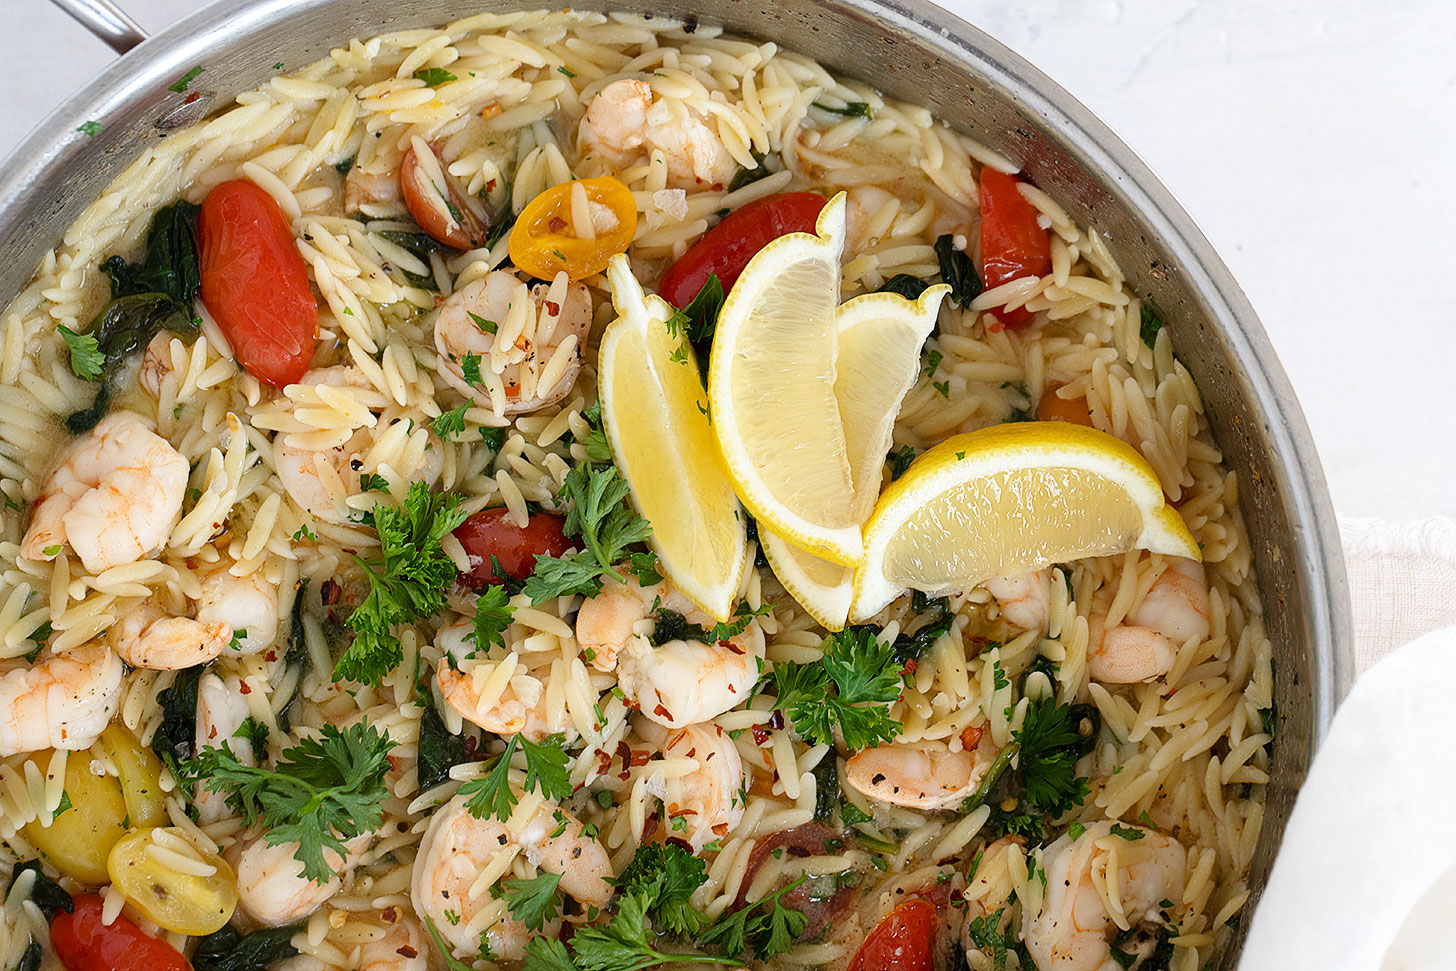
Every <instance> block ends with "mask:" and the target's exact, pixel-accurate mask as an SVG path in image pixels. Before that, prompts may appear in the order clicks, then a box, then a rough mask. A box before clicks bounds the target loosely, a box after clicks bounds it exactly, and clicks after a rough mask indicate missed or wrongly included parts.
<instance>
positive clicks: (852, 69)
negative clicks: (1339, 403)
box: [0, 0, 1354, 968]
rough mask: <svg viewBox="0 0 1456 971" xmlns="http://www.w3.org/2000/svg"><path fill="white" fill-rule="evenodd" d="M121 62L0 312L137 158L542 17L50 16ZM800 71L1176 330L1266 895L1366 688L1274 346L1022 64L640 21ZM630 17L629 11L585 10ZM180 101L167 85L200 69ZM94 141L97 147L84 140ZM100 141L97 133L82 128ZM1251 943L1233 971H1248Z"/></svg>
mask: <svg viewBox="0 0 1456 971" xmlns="http://www.w3.org/2000/svg"><path fill="white" fill-rule="evenodd" d="M56 2H57V3H60V4H61V5H62V6H64V7H66V8H67V9H68V10H70V11H73V12H76V15H77V18H78V19H80V20H82V22H83V23H85V24H86V25H87V27H88V28H90V29H92V30H93V31H95V32H96V33H97V34H98V36H100V37H102V39H103V40H105V41H106V42H107V43H109V44H111V45H112V46H113V47H114V48H115V49H117V50H118V51H120V52H126V53H125V56H123V57H122V58H121V59H120V60H118V61H117V62H115V63H114V64H111V65H110V66H108V67H107V68H106V69H105V70H104V71H102V72H101V74H100V75H98V76H97V77H96V78H95V79H93V80H92V81H90V82H89V83H87V84H86V85H85V86H84V87H83V88H82V89H81V90H80V91H79V92H78V93H77V94H75V95H74V96H73V97H72V98H71V99H70V100H68V101H67V102H66V103H65V104H63V105H62V106H61V107H60V108H59V109H57V110H56V111H55V112H53V113H52V114H51V115H50V116H49V117H48V118H47V119H46V120H45V121H44V122H43V123H42V124H41V125H40V126H39V127H37V128H36V130H35V131H33V132H31V134H30V135H29V136H28V137H27V138H26V139H25V141H24V142H22V143H21V145H20V146H19V148H18V149H17V150H16V151H15V152H14V153H13V154H12V155H11V156H10V158H9V159H8V160H7V162H6V163H5V164H4V165H3V166H0V245H3V247H4V252H5V256H6V258H5V260H4V261H3V264H0V304H3V303H5V302H7V301H8V299H9V297H10V295H12V294H14V293H15V292H17V291H18V290H19V289H20V288H21V287H22V286H24V285H25V283H26V281H27V280H28V279H29V277H30V275H31V273H32V272H33V271H34V269H35V267H36V265H37V264H38V262H39V260H40V258H41V256H42V255H43V254H44V252H45V251H46V250H48V249H50V248H52V247H53V246H55V245H56V243H57V242H58V240H59V239H60V237H61V234H62V233H63V232H64V231H65V229H66V227H67V226H69V225H70V224H71V223H72V222H73V221H74V220H75V219H76V218H77V217H78V216H79V215H80V214H81V212H82V211H83V210H84V208H85V207H86V206H87V205H88V204H89V203H90V201H91V200H92V199H93V198H95V197H96V195H97V194H98V193H99V192H100V191H101V190H102V188H104V187H105V186H106V184H107V183H109V182H110V181H111V180H112V179H113V178H114V177H115V176H116V175H117V174H118V173H119V172H120V171H121V169H122V168H123V167H124V166H125V165H126V164H127V163H128V162H130V161H131V159H133V158H134V157H135V156H136V155H137V153H138V152H140V151H142V150H144V149H145V148H146V147H147V146H149V145H152V144H155V143H156V142H157V141H159V140H160V139H161V138H162V137H164V136H165V135H166V133H167V132H168V131H170V130H173V129H175V128H177V127H181V126H184V125H187V124H190V123H192V122H193V121H196V120H198V119H199V118H201V117H203V116H205V115H206V114H208V113H209V112H211V111H212V110H214V109H215V108H217V107H219V106H221V105H223V104H226V103H227V102H228V101H229V100H230V99H231V98H232V97H233V96H234V95H235V94H237V93H238V92H240V91H244V90H248V89H250V88H253V87H256V86H257V85H259V84H261V83H262V82H264V81H265V80H267V79H268V78H269V77H272V76H273V75H274V74H275V73H276V71H275V70H274V67H273V65H274V64H277V63H280V62H281V63H282V64H283V65H284V66H285V68H294V67H299V66H302V65H304V64H307V63H309V62H310V61H313V60H315V59H317V58H319V57H322V56H324V55H325V54H326V53H327V52H328V50H329V49H330V48H331V47H333V46H335V45H337V44H339V43H341V42H343V41H347V40H348V39H349V38H351V37H356V36H360V37H368V36H372V35H374V34H378V33H381V32H383V31H385V30H393V29H401V28H406V27H418V26H426V25H433V24H441V23H446V22H449V21H452V20H456V19H458V18H460V17H463V16H466V15H468V14H470V13H474V12H478V11H482V10H491V9H498V10H505V9H510V8H512V7H520V6H522V5H526V6H529V5H531V4H532V3H534V2H535V0H409V2H400V0H219V2H217V3H215V4H213V5H212V6H209V7H207V8H205V9H203V10H200V11H198V12H197V13H195V14H193V15H192V16H190V17H188V18H187V19H186V20H184V21H183V22H181V23H179V24H177V25H175V26H174V27H171V28H169V29H168V30H166V31H163V32H162V33H160V34H158V35H156V36H155V37H152V38H150V39H144V35H143V34H142V32H141V30H140V29H139V28H137V27H136V25H135V24H134V23H132V22H131V21H130V20H128V19H127V18H126V16H125V15H124V14H122V13H120V11H118V10H116V8H114V7H112V6H111V5H110V4H109V3H107V2H106V0H65V2H62V0H56ZM637 3H639V4H640V6H639V7H636V8H634V9H638V10H647V11H651V12H654V13H658V14H663V15H671V16H676V17H687V16H696V17H698V18H701V19H702V20H704V21H707V22H714V23H721V24H724V25H726V26H727V27H728V28H729V29H731V30H733V31H734V32H737V33H741V34H746V35H749V36H755V37H761V38H768V39H772V40H774V41H776V42H778V43H781V44H784V45H786V46H788V47H792V48H796V49H799V50H803V51H806V52H808V53H810V54H812V55H813V56H815V57H817V58H818V59H819V60H821V61H822V62H824V63H825V64H826V65H827V66H829V67H831V68H833V69H835V70H837V71H839V72H842V73H844V74H846V75H850V76H854V77H858V78H861V79H863V80H865V81H868V82H871V83H873V84H875V85H876V86H878V87H879V88H881V89H883V90H884V91H885V92H887V93H889V94H891V95H894V96H896V97H899V98H903V99H905V100H908V101H913V102H917V103H920V104H924V105H925V106H927V107H928V108H930V109H931V110H932V111H934V112H935V113H936V115H937V116H938V117H940V118H942V119H944V120H946V121H948V122H949V123H950V124H952V125H953V126H955V127H958V128H962V129H965V130H967V131H973V132H974V133H975V134H976V136H977V137H978V138H979V139H980V140H982V141H983V142H985V143H987V144H988V145H990V146H991V147H992V148H994V149H996V150H998V151H1000V152H1002V153H1003V154H1005V155H1007V156H1008V157H1010V158H1013V159H1016V160H1018V161H1020V162H1021V163H1022V164H1023V166H1024V167H1025V170H1026V172H1027V174H1028V175H1029V176H1030V178H1031V179H1032V180H1033V181H1035V183H1036V184H1037V185H1038V186H1040V187H1041V188H1043V189H1044V190H1046V191H1047V192H1048V193H1050V194H1051V196H1052V197H1053V198H1055V199H1056V200H1057V201H1058V202H1059V203H1060V204H1061V205H1063V206H1064V207H1065V208H1066V209H1067V211H1068V212H1069V213H1070V214H1071V216H1072V217H1073V219H1075V220H1076V221H1077V222H1078V223H1081V224H1085V225H1091V226H1095V227H1097V228H1098V229H1099V230H1100V231H1102V232H1103V233H1104V234H1105V235H1106V237H1107V239H1108V243H1109V246H1110V247H1111V249H1112V251H1113V253H1114V255H1115V256H1116V257H1117V259H1118V261H1119V262H1120V264H1121V265H1122V267H1123V268H1124V270H1125V271H1126V272H1128V274H1129V276H1130V284H1131V286H1133V288H1134V289H1135V290H1136V291H1137V292H1138V293H1139V294H1140V295H1143V296H1151V297H1153V298H1154V299H1155V300H1156V301H1157V302H1158V304H1159V306H1160V307H1161V308H1162V309H1163V310H1164V311H1165V313H1166V315H1167V316H1168V318H1169V319H1170V320H1171V322H1172V334H1173V339H1174V345H1175V347H1176V349H1177V353H1178V356H1179V358H1180V359H1181V360H1182V361H1183V362H1184V363H1185V365H1186V366H1187V367H1188V369H1189V371H1190V372H1191V373H1192V374H1193V376H1194V378H1195V380H1196V381H1197V382H1198V385H1199V388H1200V389H1201V390H1202V392H1203V395H1204V398H1205V401H1206V402H1207V406H1208V415H1209V420H1210V422H1211V423H1212V426H1213V430H1214V435H1215V437H1216V438H1217V440H1218V443H1219V445H1220V446H1221V448H1222V449H1223V451H1224V454H1225V457H1226V460H1227V462H1228V463H1229V465H1230V466H1231V467H1232V468H1233V469H1234V470H1236V471H1237V473H1238V475H1239V482H1240V495H1241V503H1242V508H1243V513H1244V516H1245V518H1246V520H1247V523H1248V527H1249V533H1250V537H1251V540H1252V544H1253V553H1254V559H1255V563H1256V568H1257V571H1258V576H1259V581H1260V588H1261V593H1262V595H1263V599H1264V603H1265V605H1266V609H1267V612H1268V618H1267V620H1268V628H1269V634H1270V637H1271V638H1272V640H1273V642H1274V644H1275V652H1276V653H1275V657H1276V665H1277V667H1276V700H1277V705H1278V734H1277V737H1276V740H1275V744H1274V753H1273V766H1272V770H1273V771H1272V782H1271V785H1270V787H1269V794H1268V805H1267V812H1266V816H1265V824H1264V831H1263V835H1262V836H1261V839H1260V844H1259V848H1258V852H1257V855H1256V857H1255V860H1254V866H1253V875H1252V881H1253V885H1254V886H1255V887H1256V888H1257V887H1259V886H1261V885H1262V882H1263V879H1264V877H1265V876H1266V875H1267V873H1268V869H1269V866H1270V864H1271V862H1272V861H1273V858H1274V854H1275V852H1276V851H1277V849H1278V847H1279V842H1280V838H1281V836H1282V834H1283V830H1284V826H1285V823H1286V821H1287V819H1288V815H1289V810H1290V808H1291V807H1292V804H1293V800H1294V795H1295V793H1296V791H1297V790H1298V788H1299V785H1300V783H1301V782H1302V781H1303V779H1304V775H1305V772H1306V770H1307V768H1308V765H1309V761H1310V758H1311V757H1312V755H1313V753H1314V751H1315V749H1316V748H1317V747H1318V745H1319V743H1320V741H1321V739H1322V738H1323V735H1324V733H1325V731H1326V729H1327V728H1328V725H1329V721H1330V718H1331V716H1332V715H1333V713H1334V709H1335V707H1336V705H1337V704H1338V703H1339V701H1340V699H1341V698H1342V697H1343V696H1344V694H1345V692H1346V690H1348V688H1349V685H1350V681H1351V679H1352V677H1353V672H1354V663H1353V646H1352V630H1351V621H1350V613H1349V603H1348V593H1347V589H1346V579H1345V571H1344V562H1343V558H1342V556H1341V552H1340V544H1339V536H1338V533H1337V530H1336V527H1335V518H1334V511H1333V509H1332V507H1331V505H1330V499H1329V493H1328V491H1327V489H1326V487H1325V481H1324V475H1323V472H1322V470H1321V468H1320V464H1319V458H1318V456H1317V455H1316V454H1315V448H1314V444H1313V442H1312V440H1311V438H1310V434H1309V429H1308V427H1307V426H1306V424H1305V421H1304V416H1303V414H1302V413H1301V411H1300V409H1299V405H1298V403H1297V402H1296V400H1295V397H1294V393H1293V390H1292V389H1291V388H1290V386H1289V382H1288V380H1287V378H1286V377H1285V375H1284V372H1283V370H1282V369H1281V368H1280V365H1279V362H1278V359H1277V358H1276V356H1275V354H1274V351H1273V349H1272V348H1271V347H1270V345H1269V341H1268V338H1267V337H1266V335H1265V333H1264V330H1263V327H1262V326H1261V325H1260V324H1259V321H1258V318H1257V317H1256V316H1255V314H1254V311H1253V308H1252V307H1250V305H1249V303H1248V300H1247V299H1246V298H1245V297H1244V294H1243V292H1242V291H1241V290H1240V289H1239V287H1238V285H1237V284H1236V283H1235V282H1234V280H1233V278H1232V277H1231V276H1230V274H1229V271H1228V269H1227V267H1225V266H1224V264H1223V262H1222V261H1221V260H1220V259H1219V258H1218V256H1217V254H1215V253H1214V251H1213V249H1212V247H1211V246H1210V245H1209V243H1208V241H1207V240H1206V239H1204V237H1203V235H1202V234H1201V233H1200V232H1199V231H1198V229H1197V227H1196V226H1194V224H1193V222H1192V220H1191V219H1189V217H1188V215H1187V214H1186V213H1185V212H1184V211H1183V209H1182V208H1181V207H1180V206H1179V205H1178V203H1177V202H1176V201H1175V200H1174V198H1173V196H1172V195H1171V194H1170V193H1169V192H1168V190H1167V189H1166V188H1164V186H1163V185H1162V183H1160V182H1159V181H1158V179H1157V178H1156V177H1155V176H1154V175H1153V174H1152V172H1150V171H1149V170H1148V168H1147V167H1146V166H1145V165H1144V164H1143V163H1142V162H1141V161H1140V160H1139V159H1138V158H1137V156H1136V155H1134V154H1133V152H1132V151H1131V150H1130V149H1129V148H1128V147H1127V146H1126V145H1124V144H1123V143H1122V142H1121V141H1120V140H1119V139H1118V138H1117V136H1115V135H1114V134H1113V133H1112V132H1111V131H1109V130H1108V129H1107V127H1106V126H1104V125H1103V124H1102V123H1101V122H1099V121H1098V120H1097V119H1096V118H1095V117H1094V116H1093V115H1092V114H1091V112H1089V111H1088V110H1087V109H1086V108H1084V107H1083V106H1082V105H1080V104H1079V103H1078V102H1077V101H1076V100H1075V99H1073V98H1072V97H1071V96H1070V95H1069V94H1067V93H1066V92H1065V91H1063V90H1062V89H1061V88H1060V87H1058V86H1057V85H1056V84H1055V83H1053V82H1052V81H1051V80H1050V79H1048V78H1047V77H1045V76H1044V75H1043V74H1041V73H1040V72H1039V71H1037V70H1036V69H1035V68H1033V67H1032V66H1031V65H1029V64H1027V63H1026V62H1025V61H1024V60H1022V59H1021V58H1020V57H1018V56H1017V55H1015V54H1013V53H1012V52H1010V51H1009V50H1007V49H1006V48H1005V47H1003V46H1001V45H1000V44H999V43H997V42H996V41H994V40H992V39H991V38H990V37H988V36H986V35H985V34H983V33H982V32H980V31H979V30H977V29H975V28H974V27H972V26H970V25H969V24H967V23H965V22H964V21H961V20H959V19H957V18H956V17H954V16H952V15H951V14H949V13H947V12H946V11H944V10H942V9H940V8H939V7H936V6H934V5H933V4H931V3H929V2H926V0H694V2H693V3H692V4H691V6H687V5H685V3H684V0H637ZM578 5H579V6H581V7H584V8H595V9H605V8H608V7H617V8H622V7H623V6H625V5H624V4H622V3H621V0H617V2H615V3H613V2H610V0H582V2H580V3H579V4H578ZM199 64H200V65H203V66H205V68H206V70H205V72H204V73H203V74H202V75H200V76H199V77H198V78H197V80H196V81H195V82H193V84H192V85H191V87H190V89H189V91H188V93H186V94H183V93H174V92H172V91H169V90H168V86H169V85H170V84H172V83H173V82H174V81H175V80H176V79H177V78H179V77H180V76H182V75H183V74H185V73H186V72H188V71H189V70H190V69H191V68H193V67H194V66H196V65H199ZM87 122H94V123H95V124H96V125H99V126H100V129H99V131H98V132H97V133H96V134H95V135H94V136H88V135H87V134H85V133H83V132H81V131H79V130H78V129H79V128H80V126H82V125H84V124H85V123H87ZM88 127H89V126H88ZM1241 940H1242V931H1240V933H1239V935H1238V937H1237V939H1236V943H1235V946H1234V947H1233V948H1231V949H1230V951H1229V953H1228V954H1226V955H1225V958H1224V962H1223V966H1224V967H1226V968H1232V967H1234V966H1235V964H1236V963H1237V957H1238V950H1239V943H1238V942H1241Z"/></svg>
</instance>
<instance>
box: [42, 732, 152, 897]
mask: <svg viewBox="0 0 1456 971" xmlns="http://www.w3.org/2000/svg"><path fill="white" fill-rule="evenodd" d="M52 754H53V753H51V752H42V753H39V754H37V755H34V756H31V761H33V762H35V763H36V768H38V769H40V770H41V772H45V771H46V767H47V766H48V765H49V764H50V759H51V755H52ZM67 801H69V802H70V808H68V809H66V810H65V811H64V812H59V813H57V814H56V816H55V818H54V819H53V820H52V821H51V824H50V825H49V826H44V825H42V824H41V821H40V820H39V819H36V820H32V821H31V822H29V823H27V824H26V825H25V828H24V830H23V832H24V833H25V837H26V839H28V840H29V841H30V843H31V845H33V846H34V847H35V848H36V849H37V850H39V851H40V852H41V853H42V854H44V855H45V857H46V859H48V860H50V862H51V864H52V865H54V866H55V868H56V869H57V870H60V871H61V872H62V873H64V874H65V875H66V876H68V877H71V878H72V879H74V880H78V881H80V882H81V883H84V884H87V885H89V886H93V887H95V886H100V885H101V884H103V883H105V882H106V855H107V854H108V853H110V852H111V848H112V846H113V845H115V843H116V841H117V840H119V839H121V838H122V837H123V836H124V835H125V834H126V827H127V824H128V822H129V820H128V819H127V813H126V799H125V798H124V797H123V795H122V790H121V783H120V782H118V781H117V779H116V777H115V776H110V775H97V774H96V773H94V772H92V771H91V754H90V753H89V752H72V753H70V755H69V756H68V757H67V758H66V782H65V797H64V798H63V799H62V801H61V805H62V806H64V805H66V802H67Z"/></svg>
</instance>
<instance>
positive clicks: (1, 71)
mask: <svg viewBox="0 0 1456 971" xmlns="http://www.w3.org/2000/svg"><path fill="white" fill-rule="evenodd" d="M946 5H947V6H949V7H950V8H951V9H953V10H955V11H956V12H957V13H958V14H960V15H961V16H962V17H965V18H966V19H968V20H970V21H971V22H973V23H975V24H977V25H978V26H979V27H981V28H982V29H984V30H986V31H988V32H989V33H991V34H992V35H993V36H995V37H997V38H999V39H1000V40H1002V41H1003V42H1005V43H1006V44H1008V45H1009V46H1010V47H1012V48H1013V49H1015V50H1016V51H1018V52H1019V53H1021V54H1023V55H1024V56H1026V57H1027V58H1028V59H1030V60H1031V61H1032V62H1033V63H1034V64H1036V65H1037V66H1039V67H1040V68H1041V69H1042V70H1044V71H1045V72H1046V73H1048V74H1049V75H1051V76H1052V77H1053V78H1055V79H1056V80H1057V81H1059V82H1060V83H1061V84H1062V85H1064V86H1065V87H1066V88H1067V89H1068V90H1070V91H1071V92H1072V94H1073V95H1075V96H1076V97H1078V98H1080V99H1081V100H1082V101H1083V102H1084V103H1085V104H1087V105H1088V106H1089V107H1090V108H1091V109H1092V110H1093V111H1095V112H1097V113H1098V114H1099V115H1100V116H1101V117H1102V118H1103V119H1104V120H1105V121H1106V122H1107V123H1108V124H1109V125H1111V126H1112V128H1114V129H1115V130H1117V131H1118V132H1119V133H1120V134H1121V135H1122V137H1123V138H1124V139H1126V140H1127V142H1128V143H1129V144H1130V145H1131V146H1132V147H1133V149H1134V150H1136V151H1137V152H1138V153H1139V154H1140V155H1142V157H1143V158H1145V159H1146V160H1147V161H1148V162H1149V164H1150V165H1151V166H1152V167H1153V169H1154V170H1156V171H1157V172H1158V174H1159V175H1160V176H1161V177H1162V178H1163V180H1164V181H1165V182H1166V183H1167V184H1168V185H1169V187H1171V188H1172V190H1173V192H1174V193H1176V194H1177V195H1178V197H1179V198H1180V199H1181V200H1182V201H1183V203H1184V204H1185V205H1186V206H1187V208H1188V209H1189V211H1190V212H1191V213H1192V215H1193V217H1194V218H1195V219H1196V220H1197V221H1198V222H1199V224H1200V225H1201V226H1202V227H1203V229H1204V231H1205V232H1206V233H1207V234H1208V236H1209V237H1210V238H1211V239H1212V240H1213V243H1214V245H1215V246H1216V247H1217V248H1218V250H1219V252H1220V253H1222V255H1223V257H1224V259H1225V260H1226V261H1228V263H1229V264H1230V266H1232V268H1233V271H1234V274H1235V276H1236V277H1237V278H1238V279H1239V281H1240V282H1241V283H1242V284H1243V286H1244V288H1245V290H1247V291H1248V294H1249V296H1250V298H1251V299H1252V300H1253V303H1254V306H1255V307H1256V308H1257V309H1258V311H1259V313H1260V315H1261V317H1262V318H1263V321H1264V325H1265V327H1266V328H1267V329H1268V331H1269V334H1270V336H1271V338H1272V339H1273V342H1274V346H1275V347H1276V348H1277V349H1278V351H1279V355H1280V358H1281V359H1282V360H1283V362H1284V366H1285V368H1286V369H1287V370H1288V372H1289V375H1290V378H1291V379H1292V381H1293V383H1294V387H1295V389H1296V391H1297V392H1298V394H1299V397H1300V400H1301V401H1302V402H1303V405H1304V410H1305V412H1306V414H1307V415H1308V418H1309V422H1310V425H1311V427H1312V428H1313V430H1314V435H1315V439H1316V441H1317V443H1318V445H1319V449H1320V454H1321V456H1322V458H1323V460H1324V465H1325V470H1326V473H1327V475H1328V476H1329V480H1330V486H1331V490H1332V492H1333V494H1334V499H1335V505H1336V508H1337V509H1338V510H1339V511H1340V512H1341V513H1342V514H1344V515H1348V516H1379V517H1384V518H1387V519H1395V520H1401V519H1415V518H1420V517H1424V516H1428V515H1432V514H1436V513H1444V514H1447V515H1456V487H1453V482H1456V444H1453V443H1456V391H1453V386H1452V378H1451V375H1452V373H1453V364H1452V361H1453V358H1456V301H1453V300H1452V299H1451V297H1450V296H1449V292H1450V291H1449V288H1448V287H1446V286H1442V285H1441V284H1440V283H1439V281H1440V280H1442V279H1446V280H1450V279H1451V277H1452V271H1451V269H1450V267H1451V266H1452V264H1453V262H1456V243H1453V237H1452V234H1451V233H1450V231H1449V227H1450V226H1451V225H1452V224H1453V217H1456V191H1453V189H1452V187H1451V179H1450V172H1451V159H1452V158H1453V153H1456V58H1453V57H1452V51H1453V50H1456V2H1452V0H1383V2H1381V0H1205V2H1199V0H1123V2H1119V0H1022V2H1018V3H1005V2H999V0H997V2H990V0H947V3H946ZM123 6H125V7H126V8H128V9H129V10H130V11H131V13H132V14H133V16H134V17H135V18H136V19H137V20H138V21H139V22H140V23H141V24H142V25H143V26H144V27H147V28H149V29H152V30H157V29H160V28H162V27H164V26H166V25H168V24H170V23H172V22H174V21H175V20H176V19H177V18H179V17H181V16H182V15H184V14H185V13H187V12H188V11H190V10H192V9H194V8H195V7H196V6H197V3H196V2H195V0H123ZM0 54H3V56H0V154H3V153H4V152H6V151H8V150H9V148H10V147H11V145H13V144H14V142H15V141H17V140H18V139H19V138H20V136H21V135H22V134H23V133H24V132H25V131H26V130H27V129H28V128H30V127H31V126H32V125H34V124H36V123H37V122H39V121H40V120H41V118H42V117H43V116H44V115H45V113H46V112H47V111H49V110H50V108H51V107H53V106H54V105H55V104H57V103H58V102H59V101H60V100H61V99H62V98H63V97H64V96H65V95H67V94H68V93H69V92H70V91H71V89H72V88H73V87H75V86H76V85H78V84H80V83H81V81H82V80H83V79H85V78H86V77H89V76H90V75H91V74H93V73H94V72H95V71H97V70H98V69H99V68H100V67H101V66H102V65H103V64H105V63H106V62H107V61H108V60H109V59H110V57H111V55H110V52H109V50H108V49H107V48H105V47H104V46H103V45H102V44H101V43H100V42H99V41H96V40H94V39H93V38H91V37H90V36H89V35H87V34H86V33H85V31H84V30H82V28H81V27H80V26H79V25H77V24H75V23H73V22H72V21H71V20H70V19H68V18H67V17H66V16H65V15H64V14H62V13H60V12H59V11H57V10H55V9H54V8H53V7H51V5H50V4H49V3H47V2H45V0H0Z"/></svg>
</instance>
